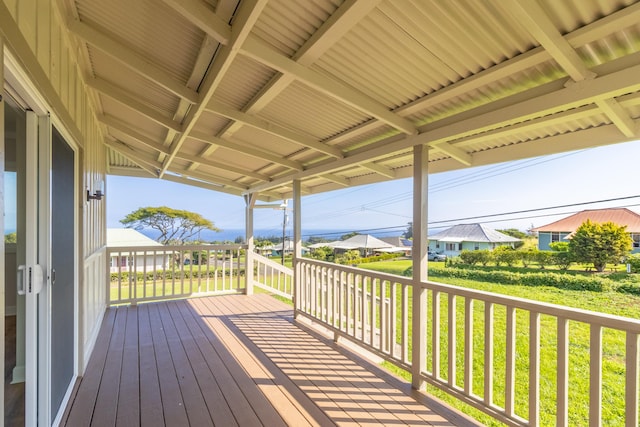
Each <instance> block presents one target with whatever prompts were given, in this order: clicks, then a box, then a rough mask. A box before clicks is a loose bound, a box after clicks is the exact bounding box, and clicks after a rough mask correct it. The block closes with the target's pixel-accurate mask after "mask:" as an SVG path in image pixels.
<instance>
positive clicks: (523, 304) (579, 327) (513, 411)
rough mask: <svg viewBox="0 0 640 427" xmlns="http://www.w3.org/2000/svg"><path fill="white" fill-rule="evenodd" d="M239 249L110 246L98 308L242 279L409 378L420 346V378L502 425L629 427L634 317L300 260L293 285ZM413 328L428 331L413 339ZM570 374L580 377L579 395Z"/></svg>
mask: <svg viewBox="0 0 640 427" xmlns="http://www.w3.org/2000/svg"><path fill="white" fill-rule="evenodd" d="M245 250H246V246H244V245H215V246H209V245H205V246H173V247H157V246H156V247H138V248H135V249H133V248H109V249H108V251H107V253H108V257H109V259H111V268H110V270H111V272H110V273H108V274H109V281H108V282H109V283H110V285H109V289H108V301H110V304H122V303H132V304H135V303H137V302H141V301H152V300H159V299H170V298H182V297H188V296H198V295H210V294H221V293H230V292H243V291H245V289H246V286H245V280H246V278H247V277H249V278H251V277H252V278H253V285H254V286H256V287H259V288H263V289H266V290H268V291H270V292H272V293H274V294H277V295H280V296H283V297H287V298H293V296H294V293H295V312H296V314H297V315H302V316H306V317H308V318H311V319H313V320H314V321H316V322H318V323H320V324H322V325H324V326H326V327H327V328H329V329H330V330H333V331H334V333H335V334H336V336H337V337H339V336H342V337H346V338H348V339H350V340H352V341H354V342H356V343H357V344H359V345H361V346H362V347H364V348H366V349H368V350H370V351H372V352H373V353H375V354H377V355H379V356H380V357H382V358H383V359H384V360H386V361H388V362H390V363H392V364H394V365H396V366H398V367H401V368H403V369H405V370H407V371H411V367H412V364H413V360H411V359H412V347H413V345H420V346H422V348H424V349H425V350H426V360H423V361H421V362H422V363H420V365H421V366H426V369H423V370H421V372H420V379H422V380H424V381H425V382H427V383H428V384H431V385H432V386H435V387H438V388H439V389H441V390H443V391H445V392H446V393H448V394H450V395H452V396H454V397H455V398H457V399H458V400H460V401H462V402H465V403H467V404H469V405H471V406H473V407H475V408H478V409H480V410H481V411H484V412H485V413H487V414H489V415H491V416H492V417H494V418H496V419H498V420H500V421H502V422H504V423H506V424H507V425H513V426H533V425H553V424H555V425H558V426H567V425H576V423H579V424H589V425H596V426H597V425H601V424H602V421H601V420H602V418H603V417H602V414H603V413H604V412H605V411H606V412H607V413H616V412H617V413H618V414H619V417H618V422H617V423H616V424H618V425H625V426H627V427H631V426H633V427H637V426H638V416H639V415H638V412H639V410H638V395H639V391H638V388H639V383H640V381H639V371H640V367H639V364H640V321H638V320H634V319H628V318H623V317H618V316H611V315H606V314H602V313H595V312H589V311H585V310H578V309H572V308H568V307H562V306H557V305H553V304H545V303H539V302H535V301H529V300H525V299H520V298H513V297H508V296H504V295H498V294H492V293H488V292H482V291H476V290H472V289H466V288H459V287H456V286H450V285H444V284H440V283H435V282H424V283H421V282H416V281H414V280H413V279H411V278H406V277H401V276H395V275H390V274H384V273H378V272H373V271H369V270H362V269H358V268H354V267H347V266H343V265H338V264H332V263H326V262H322V261H316V260H312V259H307V258H301V259H297V260H296V270H297V277H296V282H295V283H294V281H293V274H292V270H291V269H289V268H287V267H284V266H282V265H280V264H279V263H276V262H273V261H271V260H270V259H268V258H265V257H262V256H260V255H258V254H252V256H253V262H252V264H253V272H252V274H250V275H246V274H245V271H244V269H245V265H246V263H245V259H244V257H245V254H244V251H245ZM187 260H188V261H187ZM414 286H420V287H421V288H422V289H424V290H425V291H426V293H427V298H426V301H427V313H428V315H426V316H425V318H424V319H415V318H412V313H413V312H414V311H413V301H412V295H413V292H412V291H413V287H414ZM416 312H418V313H419V312H420V310H417V311H416ZM418 325H426V334H425V336H423V337H420V336H417V337H412V331H413V330H414V329H415V330H418ZM414 340H417V341H414ZM614 349H620V350H614ZM498 356H499V357H498ZM578 376H582V377H587V378H588V387H586V388H585V389H584V390H579V389H577V388H576V386H575V378H577V377H578ZM583 384H584V382H583ZM576 406H582V407H584V408H588V416H587V417H586V418H588V420H586V419H581V420H579V421H577V422H576V421H575V420H573V419H570V418H569V414H570V410H569V408H570V407H576ZM620 408H623V410H622V411H621V410H620ZM620 413H621V415H620Z"/></svg>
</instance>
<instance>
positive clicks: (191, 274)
mask: <svg viewBox="0 0 640 427" xmlns="http://www.w3.org/2000/svg"><path fill="white" fill-rule="evenodd" d="M233 273H234V275H237V274H238V270H236V269H234V270H233ZM135 275H136V276H137V277H136V279H137V280H138V281H142V280H146V281H148V282H149V281H153V280H173V278H174V277H175V279H176V280H180V279H190V278H194V279H197V278H201V279H204V278H207V277H209V278H213V277H222V276H223V275H225V276H230V275H231V270H224V271H223V270H202V271H198V270H193V271H189V270H184V271H171V270H164V271H156V272H147V273H146V274H145V273H144V272H142V271H138V272H137V273H135ZM174 275H175V276H174ZM240 275H241V276H244V269H241V270H240ZM118 276H119V277H120V280H122V281H123V282H128V281H129V272H128V271H123V272H122V273H120V274H118V273H111V281H112V282H116V281H118Z"/></svg>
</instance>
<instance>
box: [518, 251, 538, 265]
mask: <svg viewBox="0 0 640 427" xmlns="http://www.w3.org/2000/svg"><path fill="white" fill-rule="evenodd" d="M538 252H540V251H539V250H538V249H537V248H530V249H527V250H525V251H520V261H522V265H524V266H525V267H529V265H530V264H531V263H532V262H535V261H536V256H537V255H538Z"/></svg>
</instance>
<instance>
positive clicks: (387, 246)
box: [309, 234, 405, 257]
mask: <svg viewBox="0 0 640 427" xmlns="http://www.w3.org/2000/svg"><path fill="white" fill-rule="evenodd" d="M323 246H327V247H330V248H333V249H334V252H335V253H336V254H338V253H341V252H346V251H354V250H357V251H358V252H360V256H362V257H366V256H369V255H372V254H373V253H374V252H404V251H405V248H404V247H397V246H394V245H392V244H391V243H387V242H384V241H382V240H380V239H378V238H377V237H375V236H372V235H370V234H356V235H355V236H353V237H350V238H348V239H345V240H336V241H334V242H327V243H316V244H314V245H310V246H309V247H310V248H312V249H313V248H318V247H323Z"/></svg>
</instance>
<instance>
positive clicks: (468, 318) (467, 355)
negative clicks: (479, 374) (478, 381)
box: [464, 297, 473, 396]
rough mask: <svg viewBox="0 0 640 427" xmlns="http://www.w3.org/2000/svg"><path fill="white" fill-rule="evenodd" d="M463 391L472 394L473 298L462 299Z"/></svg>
mask: <svg viewBox="0 0 640 427" xmlns="http://www.w3.org/2000/svg"><path fill="white" fill-rule="evenodd" d="M464 392H465V394H467V395H469V396H471V395H472V394H473V299H472V298H469V297H467V298H465V300H464Z"/></svg>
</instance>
